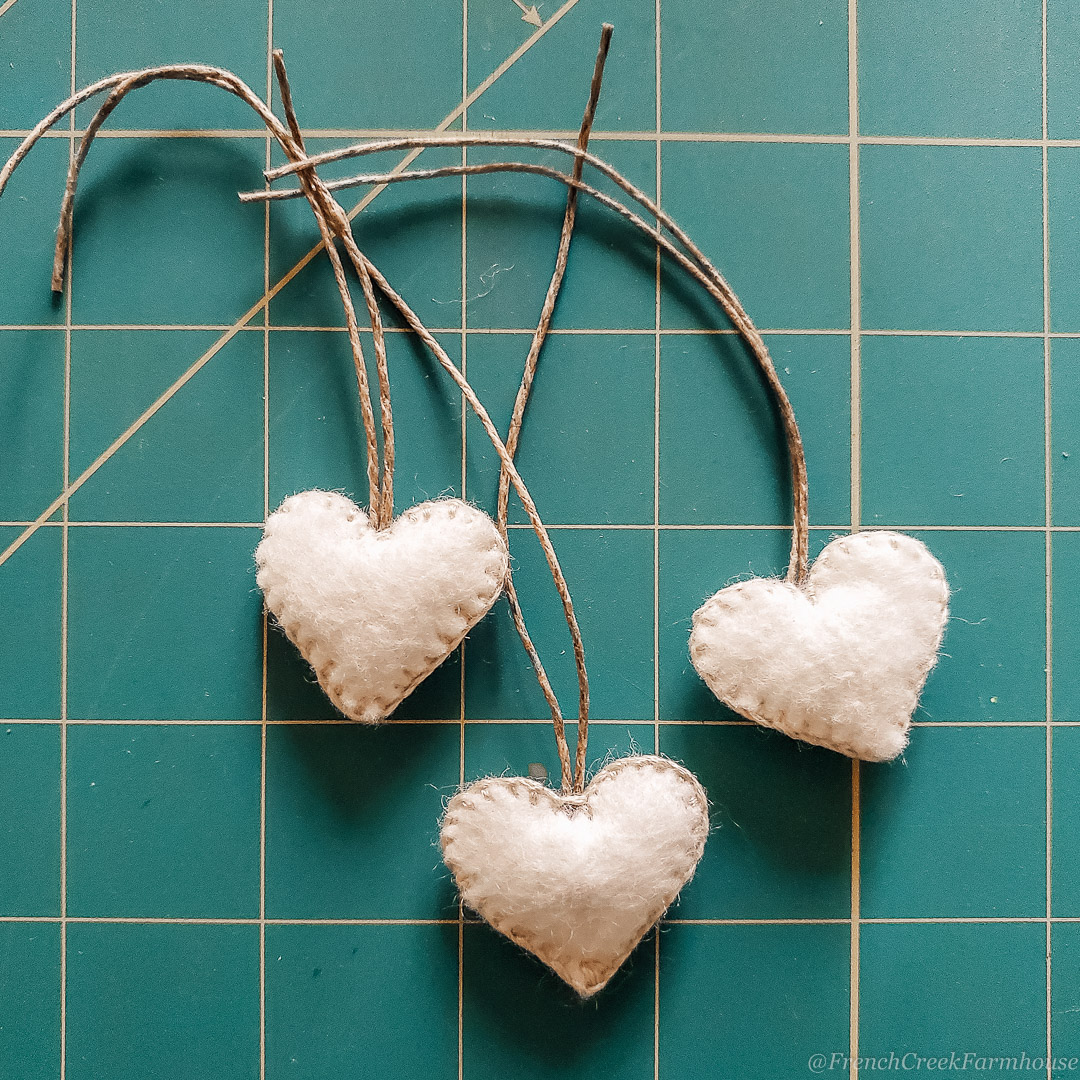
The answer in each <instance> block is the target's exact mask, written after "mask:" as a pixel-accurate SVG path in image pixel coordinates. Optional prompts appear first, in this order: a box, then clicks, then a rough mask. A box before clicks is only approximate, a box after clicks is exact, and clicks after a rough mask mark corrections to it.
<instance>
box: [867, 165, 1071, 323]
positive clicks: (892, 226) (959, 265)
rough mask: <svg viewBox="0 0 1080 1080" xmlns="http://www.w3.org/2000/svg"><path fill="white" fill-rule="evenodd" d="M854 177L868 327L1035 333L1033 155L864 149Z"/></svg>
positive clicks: (1037, 182)
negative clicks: (857, 200)
mask: <svg viewBox="0 0 1080 1080" xmlns="http://www.w3.org/2000/svg"><path fill="white" fill-rule="evenodd" d="M859 170H860V175H859V192H860V203H859V205H860V219H861V221H860V242H861V261H860V267H861V279H862V287H861V291H862V321H863V325H864V326H865V327H867V328H868V329H875V330H998V331H1020V330H1027V331H1036V330H1041V329H1042V315H1043V309H1042V304H1043V265H1042V204H1041V199H1040V188H1041V183H1042V180H1041V165H1040V160H1039V151H1038V150H1037V149H1035V148H1034V147H1015V146H865V147H863V148H862V150H861V151H860V154H859ZM1051 250H1053V249H1052V248H1051Z"/></svg>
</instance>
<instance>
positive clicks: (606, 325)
mask: <svg viewBox="0 0 1080 1080" xmlns="http://www.w3.org/2000/svg"><path fill="white" fill-rule="evenodd" d="M593 152H594V153H599V154H600V156H601V157H603V159H604V160H605V161H607V162H610V163H611V165H613V166H614V167H615V168H616V169H618V170H619V172H621V173H622V174H623V175H624V176H625V177H626V179H627V180H629V181H630V182H631V183H632V184H633V185H634V186H635V187H637V188H639V189H640V190H641V191H643V192H644V193H645V194H646V195H647V196H649V197H650V198H655V196H656V145H655V143H653V144H649V143H642V142H615V141H610V140H606V141H605V142H603V143H602V144H601V143H597V144H594V146H593ZM507 158H509V159H511V160H513V161H523V162H526V163H529V164H538V165H546V166H547V167H548V168H555V169H559V170H561V171H564V172H565V170H566V168H567V162H568V160H569V159H568V155H566V154H562V153H558V152H556V151H537V150H532V149H526V148H517V147H512V148H508V149H506V150H503V151H500V150H495V149H491V150H489V149H485V148H483V147H479V148H477V149H475V150H470V151H469V154H468V160H469V163H470V164H483V163H485V162H491V161H500V160H502V161H505V160H507ZM588 182H589V183H590V185H591V186H593V187H596V188H599V190H600V191H602V192H605V193H606V194H608V195H612V196H614V195H615V194H616V193H617V192H618V189H617V188H616V187H615V185H614V184H612V183H611V182H610V181H609V180H606V179H604V178H598V177H597V176H596V174H591V175H590V176H589V177H588ZM468 197H469V203H468V208H467V213H468V218H467V228H468V233H469V239H468V251H467V258H466V283H467V291H466V297H465V298H466V316H467V318H468V323H469V325H470V326H473V327H481V328H487V327H496V328H498V329H514V328H528V329H531V328H532V326H533V325H534V324H535V323H536V316H537V312H538V311H539V310H540V305H541V304H542V303H543V301H544V294H545V293H546V292H547V286H548V281H549V280H550V277H551V272H550V266H549V265H548V264H549V260H550V251H551V236H552V234H554V235H556V236H557V235H558V230H559V226H560V225H561V224H562V219H563V212H564V210H565V207H566V188H565V186H564V185H563V184H561V183H558V182H557V181H554V180H551V179H549V178H547V177H540V176H521V175H519V174H516V173H491V174H483V175H480V176H477V177H470V178H469V182H468ZM579 205H580V209H579V211H578V216H577V223H576V225H575V228H574V255H575V258H574V260H573V262H572V263H571V264H570V265H569V266H568V267H567V272H566V279H565V282H564V285H563V291H562V292H561V293H560V294H559V300H558V303H557V305H556V307H555V316H554V319H553V322H552V325H553V326H554V327H555V328H556V329H579V328H582V327H584V328H587V329H591V330H608V329H611V330H634V329H645V328H652V327H653V326H654V325H655V324H656V250H655V246H652V245H649V244H648V242H647V241H646V240H645V239H644V236H643V234H642V233H641V232H640V231H639V230H638V229H636V228H635V227H634V226H632V225H631V224H630V223H629V222H627V221H625V220H624V219H623V218H621V217H618V216H617V215H616V214H615V212H614V211H612V210H610V209H608V208H607V207H604V206H602V205H600V204H599V203H598V202H597V201H596V200H595V199H593V198H591V197H589V196H586V195H583V196H582V197H581V200H580V204H579ZM633 209H634V210H635V211H636V212H637V213H638V215H639V216H642V217H647V215H646V214H645V213H644V211H643V210H642V208H641V207H640V206H637V205H636V204H635V206H634V207H633ZM509 253H513V257H510V254H509Z"/></svg>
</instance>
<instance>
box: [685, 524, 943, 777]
mask: <svg viewBox="0 0 1080 1080" xmlns="http://www.w3.org/2000/svg"><path fill="white" fill-rule="evenodd" d="M948 599H949V588H948V585H947V584H946V582H945V572H944V570H942V568H941V564H940V563H939V562H938V561H937V560H936V559H935V558H934V557H933V556H932V555H931V554H930V552H929V551H927V549H926V547H925V546H924V545H923V544H921V543H919V541H918V540H915V539H913V538H912V537H910V536H903V535H901V534H900V533H891V532H866V533H858V534H856V535H854V536H844V537H841V538H840V539H837V540H833V541H832V543H830V544H829V545H828V546H827V547H826V548H825V549H824V551H822V553H821V555H819V556H818V559H817V561H816V562H815V563H814V566H813V569H812V570H811V571H810V574H809V576H808V577H807V579H806V582H805V583H804V584H803V585H802V586H796V585H792V584H789V583H787V582H784V581H777V580H775V579H765V578H752V579H751V580H749V581H741V582H739V583H738V584H736V585H729V586H728V587H727V588H726V589H721V590H720V592H718V593H717V594H716V595H715V596H713V597H711V598H710V599H709V600H706V601H705V603H704V604H703V605H702V607H701V608H700V609H699V610H698V611H697V612H696V613H695V614H694V628H693V631H692V632H691V634H690V657H691V659H692V660H693V663H694V667H696V668H697V670H698V673H699V674H700V675H701V677H702V678H703V679H704V680H705V682H706V683H708V685H709V689H710V690H712V692H713V693H714V694H715V695H716V696H717V697H718V698H719V699H720V700H721V701H722V702H724V704H725V705H728V706H729V707H730V708H732V709H734V710H735V711H736V712H737V713H741V714H742V715H743V716H745V717H748V718H749V719H751V720H754V721H756V722H757V723H759V724H764V725H765V726H766V727H772V728H776V729H777V730H778V731H782V732H784V733H785V734H786V735H791V736H792V737H793V738H796V739H802V740H804V741H805V742H809V743H815V744H817V745H818V746H827V747H828V748H829V749H831V750H838V751H839V752H840V753H842V754H847V755H848V756H849V757H855V758H862V759H863V760H865V761H891V760H892V759H893V758H894V757H896V756H897V754H899V753H900V752H901V751H902V750H903V749H904V747H905V746H906V745H907V741H908V731H909V729H910V727H911V714H912V713H913V712H914V710H915V706H916V705H917V704H918V700H919V693H920V691H921V690H922V687H923V683H924V682H925V681H926V676H927V675H928V674H929V672H930V669H931V668H932V667H933V666H934V664H935V663H937V654H938V649H939V648H940V647H941V637H942V634H943V633H944V629H945V621H946V618H947V617H948V609H947V604H948Z"/></svg>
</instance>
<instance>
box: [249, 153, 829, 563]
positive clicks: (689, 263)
mask: <svg viewBox="0 0 1080 1080" xmlns="http://www.w3.org/2000/svg"><path fill="white" fill-rule="evenodd" d="M431 146H446V147H453V146H515V147H529V148H532V149H540V150H555V151H559V152H561V153H564V154H568V155H570V156H571V157H573V159H574V163H575V166H577V165H578V163H583V164H587V165H589V166H590V167H592V168H594V169H595V170H596V171H597V172H598V173H600V174H601V175H602V176H604V177H606V178H607V179H609V180H611V181H612V182H613V183H614V184H615V185H616V186H618V187H619V188H620V189H622V191H624V192H625V193H626V194H627V195H628V196H629V197H630V198H631V199H633V201H634V202H636V203H637V204H638V205H639V206H641V207H642V208H643V209H644V210H645V211H646V213H647V214H648V216H649V217H651V218H654V219H655V220H656V222H657V223H658V224H657V226H653V225H650V224H649V223H648V222H647V221H646V220H644V219H643V218H642V217H641V216H640V215H638V214H636V213H635V212H634V211H632V210H631V209H629V208H628V207H627V206H625V205H624V204H623V203H621V202H619V201H618V200H617V199H614V198H612V197H611V196H610V195H607V194H606V193H604V192H602V191H599V190H598V189H597V188H595V187H593V186H592V185H590V184H587V183H585V182H584V181H583V180H581V179H580V170H575V171H574V172H572V173H571V174H570V175H567V174H566V173H563V172H560V171H559V170H558V169H553V168H551V167H549V166H546V165H538V164H533V163H527V162H521V161H500V162H486V163H483V164H478V165H450V166H445V167H442V168H438V169H411V170H406V171H402V172H398V173H362V174H358V175H356V176H350V177H345V178H343V179H340V180H332V181H328V182H327V187H328V188H329V189H330V190H331V191H338V190H341V189H344V188H350V187H356V186H360V185H374V184H392V183H405V182H407V181H410V180H426V179H434V178H437V177H444V176H478V175H483V174H486V173H499V172H516V173H526V174H532V175H536V176H545V177H548V178H550V179H552V180H557V181H558V182H559V183H562V184H564V185H566V186H567V187H568V188H569V189H570V190H571V191H572V192H573V191H576V192H583V193H584V194H586V195H588V196H589V197H590V198H592V199H594V200H596V201H597V202H598V203H600V204H601V205H602V206H604V207H606V208H608V209H609V210H611V211H613V212H614V213H616V214H618V215H620V216H621V217H622V218H623V219H624V220H626V221H628V222H629V223H630V224H631V225H633V226H634V227H635V228H636V229H638V230H639V231H640V232H642V233H644V234H645V235H646V236H648V237H649V238H650V239H651V240H652V241H653V242H654V243H655V244H656V245H657V246H658V247H659V248H660V250H661V251H663V252H664V254H666V255H667V256H668V257H669V258H671V259H672V260H674V262H676V263H677V264H678V265H679V266H680V267H681V268H682V269H683V270H685V271H686V273H688V274H689V275H690V276H691V277H692V278H693V279H694V280H695V281H697V282H698V283H699V284H700V285H701V286H702V287H703V288H704V289H705V291H706V292H707V293H708V294H709V296H710V297H712V299H713V300H715V301H716V303H717V304H719V305H720V307H721V309H722V310H723V312H724V314H725V315H726V316H727V318H728V319H729V320H730V321H731V323H732V325H733V326H734V328H735V330H736V331H737V332H738V333H739V335H740V337H742V339H743V341H744V342H745V343H746V345H747V346H748V348H749V349H750V352H751V355H752V356H753V358H754V362H755V364H756V365H757V368H758V371H759V372H760V374H761V377H762V379H763V380H764V382H765V385H766V387H767V389H768V390H769V393H770V395H771V396H772V399H773V404H774V406H775V408H776V411H777V414H778V415H779V417H780V422H781V426H782V428H783V433H784V440H785V443H786V446H787V452H788V460H789V464H790V476H791V491H792V530H791V532H792V535H791V553H790V558H789V561H788V569H787V575H786V576H787V580H788V581H790V582H793V583H795V584H801V583H802V582H803V581H805V579H806V575H807V573H808V571H809V562H810V555H809V531H810V527H809V510H808V485H807V474H806V454H805V451H804V448H803V442H802V436H801V435H800V433H799V425H798V423H797V421H796V419H795V411H794V409H793V408H792V405H791V401H790V399H789V398H788V396H787V392H786V391H785V390H784V386H783V383H782V382H781V381H780V377H779V375H778V374H777V371H776V367H775V365H774V364H773V362H772V357H771V356H770V355H769V351H768V348H767V347H766V345H765V342H764V340H763V339H762V337H761V333H760V332H759V331H758V329H757V327H756V326H755V325H754V323H753V321H752V320H751V319H750V316H749V315H748V314H747V313H746V311H745V309H744V308H743V306H742V304H741V302H740V301H739V298H738V296H737V295H736V294H735V291H734V290H733V289H732V288H731V286H730V285H729V284H728V283H727V281H726V280H725V278H724V277H723V275H722V274H721V273H720V272H719V270H717V268H716V267H715V266H714V265H713V263H712V262H711V261H710V260H709V259H708V258H707V257H706V255H705V254H704V252H702V251H701V249H700V248H699V247H698V246H697V245H696V244H695V243H694V242H693V241H692V240H691V239H690V237H689V236H688V235H687V234H686V232H685V231H684V230H683V229H682V228H680V227H679V225H678V224H677V223H676V222H675V221H674V220H673V219H672V218H671V217H670V215H668V214H667V213H666V212H665V211H663V210H661V209H660V207H659V206H658V205H657V204H656V202H655V201H654V200H652V199H650V198H649V196H648V195H646V194H645V193H644V192H643V191H641V190H640V189H638V188H637V187H635V186H634V185H633V184H631V183H630V181H628V180H627V179H626V178H625V177H624V176H623V175H622V174H621V173H619V172H618V171H617V170H616V169H614V168H613V167H612V166H611V165H609V164H608V163H607V162H605V161H603V160H602V159H600V158H598V157H596V156H595V155H594V154H592V153H590V152H589V151H587V150H586V149H584V147H582V146H581V145H577V146H574V145H571V144H570V143H566V142H562V141H560V140H558V139H538V138H527V137H515V136H504V135H489V134H486V133H481V132H464V133H461V134H457V135H415V136H408V137H405V138H395V139H379V140H373V141H369V142H364V143H357V144H355V145H353V146H347V147H342V148H341V149H338V150H331V151H328V152H326V153H324V154H317V155H316V156H314V157H312V158H309V159H307V161H306V162H305V163H304V164H305V165H310V166H319V165H324V164H326V163H328V162H331V161H342V160H344V159H346V158H353V157H363V156H365V155H367V154H373V153H378V152H381V151H387V150H405V149H415V148H417V147H431ZM296 169H297V166H295V165H288V166H280V167H278V168H276V169H268V170H267V171H266V178H267V179H268V180H270V181H273V180H277V179H280V178H281V177H283V176H286V175H289V174H290V173H293V172H295V171H296ZM299 194H302V192H300V191H298V190H295V189H285V190H274V191H251V192H244V193H242V194H241V195H240V198H241V200H243V201H245V202H255V201H260V202H261V201H276V200H279V199H293V198H296V197H297V196H298V195H299ZM665 232H666V233H668V234H670V238H669V236H668V235H665ZM534 340H535V338H534ZM530 353H531V350H530ZM527 367H528V365H527ZM533 374H535V362H534V364H533V371H532V372H531V373H529V372H528V371H527V380H526V379H523V386H524V387H525V390H524V395H522V394H521V392H520V391H519V400H520V401H522V414H523V410H524V402H526V401H527V399H528V392H529V389H530V387H531V380H532V375H533ZM517 406H518V402H515V412H517Z"/></svg>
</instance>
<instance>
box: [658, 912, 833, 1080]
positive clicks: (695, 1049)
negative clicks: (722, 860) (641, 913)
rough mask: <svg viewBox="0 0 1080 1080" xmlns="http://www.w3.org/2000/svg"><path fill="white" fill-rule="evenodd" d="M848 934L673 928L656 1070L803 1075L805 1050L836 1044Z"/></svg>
mask: <svg viewBox="0 0 1080 1080" xmlns="http://www.w3.org/2000/svg"><path fill="white" fill-rule="evenodd" d="M848 938H849V934H848V931H847V928H846V927H844V926H835V925H832V926H821V925H802V926H791V925H787V926H785V925H773V926H746V925H743V926H709V927H706V926H673V927H671V929H670V930H669V931H666V932H665V933H664V935H663V938H662V940H661V952H660V957H661V959H660V972H661V975H662V976H667V978H666V979H662V981H661V985H660V1013H661V1016H663V1017H665V1021H666V1022H665V1026H664V1030H663V1032H662V1035H661V1042H660V1055H659V1057H660V1068H661V1070H662V1072H663V1074H666V1075H669V1076H687V1077H689V1076H702V1075H706V1076H707V1075H709V1073H708V1072H705V1071H704V1070H705V1069H712V1070H715V1071H714V1072H713V1075H715V1076H725V1077H726V1076H738V1077H754V1078H756V1080H768V1078H770V1077H776V1076H801V1075H803V1074H804V1073H805V1072H806V1063H807V1062H808V1061H809V1060H810V1058H811V1055H812V1054H816V1053H822V1052H827V1050H828V1049H831V1048H833V1047H836V1048H837V1049H842V1048H843V1047H844V1046H845V1045H846V1041H847V1029H848V986H849V978H848V973H849V968H848V951H849V946H850V942H849V940H848ZM664 1036H666V1037H664Z"/></svg>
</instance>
